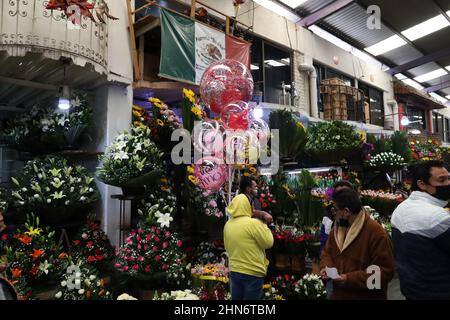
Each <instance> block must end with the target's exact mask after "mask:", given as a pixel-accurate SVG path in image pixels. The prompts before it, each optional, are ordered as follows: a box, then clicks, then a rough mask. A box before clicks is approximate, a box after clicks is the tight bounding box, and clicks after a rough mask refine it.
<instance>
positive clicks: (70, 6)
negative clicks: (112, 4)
mask: <svg viewBox="0 0 450 320" xmlns="http://www.w3.org/2000/svg"><path fill="white" fill-rule="evenodd" d="M45 9H47V10H60V11H62V12H63V13H64V14H65V15H66V16H67V20H68V21H70V22H72V23H73V24H79V23H80V20H81V17H87V18H89V19H91V20H92V21H93V22H95V23H97V21H96V20H95V18H94V15H93V12H95V14H96V16H97V19H98V21H99V22H100V23H103V24H106V20H107V19H111V20H119V18H116V17H114V16H112V15H111V14H110V13H109V6H108V3H107V2H106V0H93V2H92V3H91V2H88V1H87V0H49V1H48V4H47V6H46V7H45Z"/></svg>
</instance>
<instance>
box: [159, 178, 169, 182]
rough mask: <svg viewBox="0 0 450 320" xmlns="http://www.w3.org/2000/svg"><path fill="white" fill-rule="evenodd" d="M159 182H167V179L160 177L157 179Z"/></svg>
mask: <svg viewBox="0 0 450 320" xmlns="http://www.w3.org/2000/svg"><path fill="white" fill-rule="evenodd" d="M159 182H161V183H167V182H168V181H167V179H166V178H161V179H159Z"/></svg>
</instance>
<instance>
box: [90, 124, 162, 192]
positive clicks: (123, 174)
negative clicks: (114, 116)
mask: <svg viewBox="0 0 450 320" xmlns="http://www.w3.org/2000/svg"><path fill="white" fill-rule="evenodd" d="M162 156H163V153H162V152H161V151H160V150H159V149H158V147H157V146H156V145H155V144H154V143H153V142H152V141H151V130H150V129H149V128H147V127H143V128H141V127H135V128H132V129H131V131H130V132H128V131H124V132H123V133H122V134H120V135H118V136H117V137H116V138H115V139H114V141H113V143H112V144H111V145H110V146H109V147H108V148H107V149H106V152H105V154H104V155H102V156H100V160H101V161H102V166H101V167H98V168H97V177H98V179H99V180H100V181H103V182H104V183H106V184H109V185H112V186H116V187H121V188H122V192H123V193H124V194H127V195H136V194H143V193H144V191H145V186H147V185H151V184H152V183H153V182H154V181H156V179H158V178H159V177H160V175H161V174H162V172H161V170H162V160H161V157H162Z"/></svg>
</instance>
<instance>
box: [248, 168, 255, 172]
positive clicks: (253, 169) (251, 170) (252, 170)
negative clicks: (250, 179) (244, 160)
mask: <svg viewBox="0 0 450 320" xmlns="http://www.w3.org/2000/svg"><path fill="white" fill-rule="evenodd" d="M248 171H250V173H251V174H255V173H256V168H255V167H250V168H249V169H248Z"/></svg>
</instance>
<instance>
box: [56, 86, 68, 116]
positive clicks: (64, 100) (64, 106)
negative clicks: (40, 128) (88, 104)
mask: <svg viewBox="0 0 450 320" xmlns="http://www.w3.org/2000/svg"><path fill="white" fill-rule="evenodd" d="M58 108H59V109H61V110H69V109H70V100H69V87H68V86H67V85H64V86H62V93H61V95H60V97H59V102H58Z"/></svg>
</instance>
